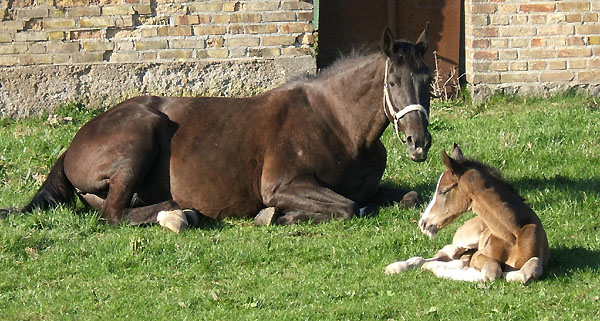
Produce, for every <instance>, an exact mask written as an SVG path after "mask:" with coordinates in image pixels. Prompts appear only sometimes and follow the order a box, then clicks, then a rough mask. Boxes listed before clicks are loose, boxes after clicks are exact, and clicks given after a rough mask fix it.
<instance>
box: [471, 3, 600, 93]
mask: <svg viewBox="0 0 600 321" xmlns="http://www.w3.org/2000/svg"><path fill="white" fill-rule="evenodd" d="M599 14H600V1H525V0H465V24H466V25H465V44H466V48H465V56H466V57H465V69H466V80H467V82H468V83H469V85H470V87H471V89H472V91H473V93H474V96H475V98H476V99H479V100H480V99H482V98H485V97H486V96H488V95H489V94H491V93H492V92H495V91H504V92H507V93H525V94H547V93H551V92H554V91H562V90H567V89H570V88H582V89H584V90H587V91H590V92H592V93H593V94H596V95H597V94H600V87H599V84H600V22H599Z"/></svg>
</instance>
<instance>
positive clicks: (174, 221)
mask: <svg viewBox="0 0 600 321" xmlns="http://www.w3.org/2000/svg"><path fill="white" fill-rule="evenodd" d="M156 220H157V221H158V224H160V226H163V227H166V228H168V229H169V230H171V231H173V232H175V233H181V232H183V231H185V230H186V229H187V227H188V225H189V224H188V221H187V218H186V215H185V214H184V213H183V211H182V210H174V211H160V212H158V215H157V217H156Z"/></svg>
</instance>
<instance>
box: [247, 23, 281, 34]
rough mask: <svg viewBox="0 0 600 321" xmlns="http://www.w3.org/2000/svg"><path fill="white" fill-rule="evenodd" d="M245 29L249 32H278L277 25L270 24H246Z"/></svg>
mask: <svg viewBox="0 0 600 321" xmlns="http://www.w3.org/2000/svg"><path fill="white" fill-rule="evenodd" d="M244 31H245V32H246V33H248V34H258V33H276V32H277V25H274V24H268V25H264V24H261V25H246V26H245V27H244Z"/></svg>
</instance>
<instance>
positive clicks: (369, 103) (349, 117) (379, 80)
mask: <svg viewBox="0 0 600 321" xmlns="http://www.w3.org/2000/svg"><path fill="white" fill-rule="evenodd" d="M384 70H385V58H384V56H383V55H382V54H379V53H378V54H371V55H368V56H364V57H357V58H350V59H349V60H348V61H346V62H343V63H341V64H340V65H339V66H337V68H336V67H334V70H331V71H330V74H328V75H326V76H325V77H323V78H322V79H319V80H320V81H319V82H318V84H317V85H318V86H320V87H321V88H322V92H323V93H328V95H330V98H331V99H330V100H329V102H330V106H329V107H330V112H331V113H332V115H333V117H334V118H335V119H336V121H337V122H338V123H339V125H341V127H342V128H340V129H343V130H345V132H346V134H347V135H346V136H347V139H349V140H350V141H351V145H352V147H353V149H355V150H357V151H358V150H361V149H363V148H370V147H371V146H372V145H373V144H374V143H375V142H377V141H378V140H379V137H381V135H382V134H383V131H384V130H385V128H386V127H387V125H388V123H389V121H388V119H387V117H386V116H385V112H384V110H383V78H384Z"/></svg>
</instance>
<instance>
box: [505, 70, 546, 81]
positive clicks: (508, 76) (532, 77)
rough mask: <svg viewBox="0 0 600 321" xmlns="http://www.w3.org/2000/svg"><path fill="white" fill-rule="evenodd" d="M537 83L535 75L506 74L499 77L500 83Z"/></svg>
mask: <svg viewBox="0 0 600 321" xmlns="http://www.w3.org/2000/svg"><path fill="white" fill-rule="evenodd" d="M534 81H538V74H537V73H529V72H523V73H506V74H501V75H500V82H502V83H514V82H534Z"/></svg>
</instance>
